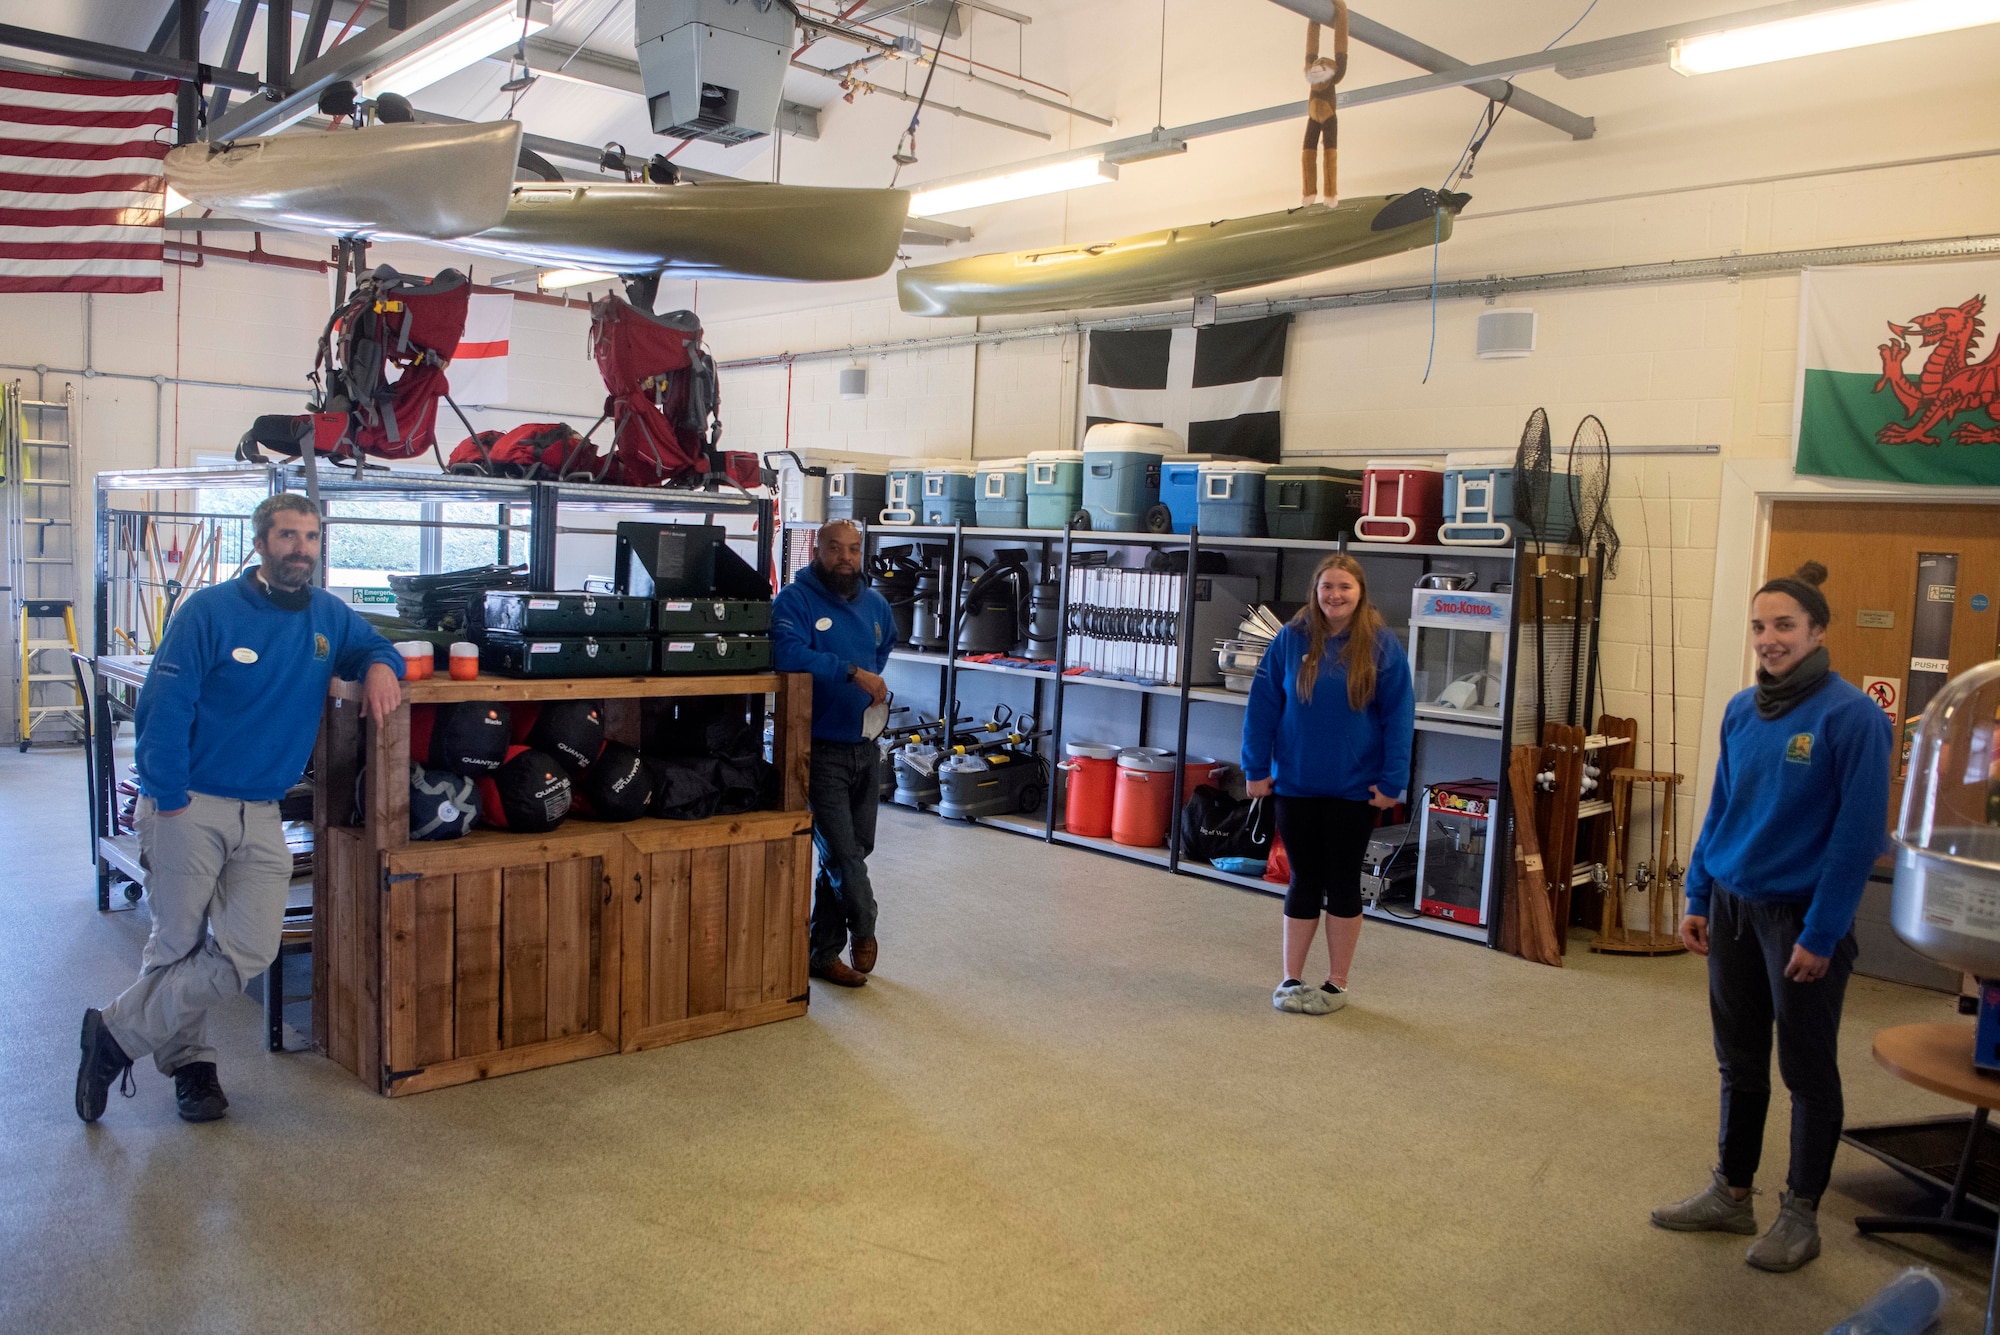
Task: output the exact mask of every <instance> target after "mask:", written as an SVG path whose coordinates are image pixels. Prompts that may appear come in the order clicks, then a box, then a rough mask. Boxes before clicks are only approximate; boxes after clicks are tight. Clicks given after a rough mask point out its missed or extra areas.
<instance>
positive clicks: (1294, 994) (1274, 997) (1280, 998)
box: [1271, 978, 1316, 1015]
mask: <svg viewBox="0 0 2000 1335" xmlns="http://www.w3.org/2000/svg"><path fill="white" fill-rule="evenodd" d="M1315 990H1316V989H1314V988H1312V987H1309V986H1307V985H1306V984H1305V983H1301V982H1299V981H1297V980H1296V979H1291V978H1287V979H1286V980H1285V981H1284V982H1282V983H1279V984H1278V986H1277V988H1276V989H1275V990H1274V991H1273V992H1272V993H1271V1004H1272V1005H1273V1006H1275V1007H1277V1008H1278V1009H1279V1010H1281V1011H1289V1012H1291V1013H1292V1014H1293V1015H1298V1014H1301V1013H1303V1012H1304V1011H1305V1008H1306V993H1308V992H1311V991H1315Z"/></svg>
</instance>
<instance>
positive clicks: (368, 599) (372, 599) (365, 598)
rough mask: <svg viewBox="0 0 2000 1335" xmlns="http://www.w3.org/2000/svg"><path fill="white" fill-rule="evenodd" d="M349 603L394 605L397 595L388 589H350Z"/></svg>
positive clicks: (348, 592)
mask: <svg viewBox="0 0 2000 1335" xmlns="http://www.w3.org/2000/svg"><path fill="white" fill-rule="evenodd" d="M347 601H349V602H351V603H394V602H395V601H396V595H395V594H393V593H391V592H390V591H389V590H387V589H349V590H348V591H347Z"/></svg>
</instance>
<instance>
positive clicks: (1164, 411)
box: [1083, 315, 1292, 464]
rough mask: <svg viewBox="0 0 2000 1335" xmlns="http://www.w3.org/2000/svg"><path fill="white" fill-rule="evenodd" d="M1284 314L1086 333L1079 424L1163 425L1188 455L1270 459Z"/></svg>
mask: <svg viewBox="0 0 2000 1335" xmlns="http://www.w3.org/2000/svg"><path fill="white" fill-rule="evenodd" d="M1291 323H1292V317H1291V316H1289V315H1273V316H1270V317H1267V318H1265V319H1262V320H1241V321H1238V322H1237V323H1235V324H1217V325H1207V326H1205V327H1203V328H1199V329H1137V330H1119V331H1113V332H1099V331H1093V332H1092V333H1091V335H1090V372H1089V378H1088V380H1087V382H1086V384H1085V388H1084V397H1083V412H1084V418H1085V421H1084V429H1085V430H1088V429H1089V428H1091V427H1093V426H1096V425H1097V424H1098V423H1099V422H1134V423H1138V424H1139V425H1142V426H1163V427H1165V428H1167V430H1169V431H1172V432H1175V433H1177V434H1178V435H1179V436H1180V437H1181V438H1182V439H1183V440H1185V441H1187V447H1188V452H1189V453H1191V454H1233V455H1238V456H1241V457H1242V458H1246V459H1257V460H1261V461H1263V462H1264V463H1272V464H1274V463H1277V462H1278V444H1279V442H1278V405H1279V400H1280V397H1281V396H1282V393H1283V390H1284V383H1285V380H1284V377H1285V332H1286V330H1288V329H1289V328H1290V327H1291Z"/></svg>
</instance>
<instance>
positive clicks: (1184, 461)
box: [1160, 454, 1216, 533]
mask: <svg viewBox="0 0 2000 1335" xmlns="http://www.w3.org/2000/svg"><path fill="white" fill-rule="evenodd" d="M1215 457H1216V456H1215V455H1213V454H1176V455H1173V456H1171V457H1169V458H1165V459H1162V460H1160V504H1161V505H1164V506H1166V507H1167V514H1168V516H1169V517H1170V518H1171V519H1172V520H1173V532H1175V533H1185V532H1187V531H1188V530H1189V529H1191V528H1193V527H1194V522H1195V514H1196V511H1197V509H1198V508H1199V507H1200V505H1201V466H1202V465H1203V464H1204V463H1207V462H1208V461H1209V460H1211V459H1213V458H1215ZM1202 527H1203V528H1204V529H1206V528H1207V527H1208V526H1207V525H1206V524H1204V525H1202Z"/></svg>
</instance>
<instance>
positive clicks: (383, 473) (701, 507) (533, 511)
mask: <svg viewBox="0 0 2000 1335" xmlns="http://www.w3.org/2000/svg"><path fill="white" fill-rule="evenodd" d="M317 472H318V477H317V479H316V480H317V483H318V490H319V494H320V497H321V499H322V501H333V500H342V499H368V500H377V501H413V502H419V503H435V504H437V505H442V504H445V503H451V502H470V503H477V504H490V505H493V506H494V507H495V522H493V523H492V524H483V523H447V522H445V521H443V520H440V519H432V518H418V519H395V518H356V517H347V518H342V517H340V516H329V517H328V518H326V519H325V520H324V521H323V522H324V529H325V531H326V532H327V533H328V534H329V535H330V534H331V532H332V530H334V529H335V528H338V527H339V526H341V525H344V524H356V525H370V526H389V527H399V528H416V529H419V530H420V531H424V532H427V533H435V532H438V531H441V530H443V529H447V528H460V529H463V528H473V529H488V530H491V531H493V532H494V533H495V534H496V536H497V539H498V543H497V546H498V553H499V556H500V563H501V564H506V563H507V561H506V557H507V555H508V554H509V551H510V548H509V545H508V542H509V538H510V535H511V534H512V533H514V532H521V531H525V532H526V534H527V536H528V553H527V556H528V561H527V566H528V571H527V574H528V585H529V587H530V588H531V589H536V590H545V589H553V588H555V582H556V544H557V539H558V537H559V536H560V535H561V534H564V533H572V532H588V533H591V534H593V535H601V536H604V537H607V538H608V537H609V536H610V534H609V533H608V532H606V531H604V530H598V529H589V530H583V529H569V528H564V527H563V526H562V524H561V517H562V515H563V514H565V513H594V514H613V515H631V516H642V515H667V514H672V515H700V516H704V517H707V518H715V519H718V520H726V519H728V518H731V517H734V518H737V519H745V518H747V519H748V520H749V521H750V525H751V526H750V532H749V533H748V534H738V535H736V536H738V537H744V538H750V539H754V541H755V546H756V549H757V562H756V564H757V571H758V573H759V574H760V575H762V576H763V577H764V578H765V579H767V580H768V579H769V578H770V577H771V573H772V568H771V555H772V550H771V543H770V542H768V541H766V539H767V537H768V536H769V535H770V534H771V532H772V519H773V514H774V506H773V504H772V502H771V501H770V500H768V499H766V498H763V497H757V496H752V495H750V494H748V493H747V492H744V493H738V494H734V495H731V494H726V493H722V492H701V491H679V490H668V489H664V488H662V489H658V490H655V489H651V488H638V487H612V486H603V485H599V484H593V483H571V482H538V481H527V480H524V479H519V478H491V477H474V476H464V475H457V474H437V473H419V472H413V471H404V470H399V469H384V468H370V469H366V470H363V471H359V472H357V471H355V470H352V469H345V468H334V467H330V466H326V465H322V466H321V467H320V468H319V469H318V470H317ZM209 489H235V490H249V491H254V492H261V493H263V494H265V495H272V496H275V495H277V494H278V493H279V492H285V491H291V492H300V493H303V492H305V490H306V478H305V470H304V469H303V468H302V467H301V466H300V465H298V464H296V463H287V464H233V465H228V466H224V467H211V468H151V469H135V470H131V471H124V472H107V473H99V474H98V475H97V481H96V509H95V515H94V520H93V524H92V532H93V540H94V546H95V551H96V558H95V585H94V587H95V597H94V599H93V607H92V610H91V621H92V627H93V631H92V641H91V643H92V648H93V654H94V655H95V657H97V658H100V659H103V658H107V657H109V656H111V655H113V654H115V653H117V648H116V647H115V646H113V644H112V643H111V640H112V630H113V626H112V621H111V606H112V603H113V601H114V595H115V594H117V593H118V592H119V591H120V589H121V581H124V580H128V579H131V578H134V577H135V572H124V571H121V570H119V569H117V561H116V559H115V557H116V551H115V538H116V537H117V535H118V534H119V532H120V528H121V526H123V527H124V529H125V530H126V531H127V532H128V533H129V531H130V529H131V528H132V526H134V525H136V524H139V523H141V522H143V521H146V520H158V521H164V522H168V523H184V522H188V521H194V520H202V519H221V520H228V521H233V522H236V523H239V524H241V525H243V526H244V528H245V534H244V539H243V550H245V551H247V550H248V535H247V529H248V523H249V520H248V517H247V516H244V515H234V514H231V515H216V514H203V513H201V512H200V511H199V510H197V509H193V508H183V507H182V506H181V504H180V500H181V499H182V498H185V497H188V496H190V494H191V493H196V492H200V491H204V490H209ZM135 496H136V497H142V498H147V499H150V500H151V501H153V502H154V503H152V504H121V503H120V499H121V498H130V497H135ZM162 498H164V499H165V502H166V503H165V504H160V503H159V501H160V500H161V499H162ZM325 569H326V568H325V565H324V564H322V566H321V572H320V573H321V578H322V579H324V577H325ZM96 676H97V680H96V690H95V693H94V694H95V698H94V699H93V700H92V702H91V712H92V729H91V742H92V759H93V764H92V794H91V796H92V816H91V820H92V826H93V829H94V830H95V831H96V835H97V839H96V845H97V848H96V853H97V907H98V909H99V910H100V911H104V910H108V909H109V908H110V906H111V886H112V881H113V878H114V875H115V876H117V877H122V878H124V879H125V880H127V881H128V882H130V883H131V887H132V888H131V889H130V890H128V898H136V892H137V890H138V888H140V887H143V885H144V883H145V878H144V874H143V872H142V871H141V869H140V867H139V855H138V841H137V840H136V839H133V838H131V837H130V836H124V835H119V834H118V833H117V829H116V811H115V803H116V800H117V773H116V763H115V759H114V756H113V745H112V744H113V740H114V736H115V732H116V722H117V720H118V718H120V717H123V718H129V717H130V716H131V709H132V706H133V705H134V704H135V703H136V701H137V698H138V690H137V686H138V681H139V680H140V679H141V677H142V674H138V673H134V672H132V671H131V670H129V668H128V670H126V671H123V672H118V671H111V672H107V668H106V665H104V664H100V665H99V666H98V669H97V674H96Z"/></svg>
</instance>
